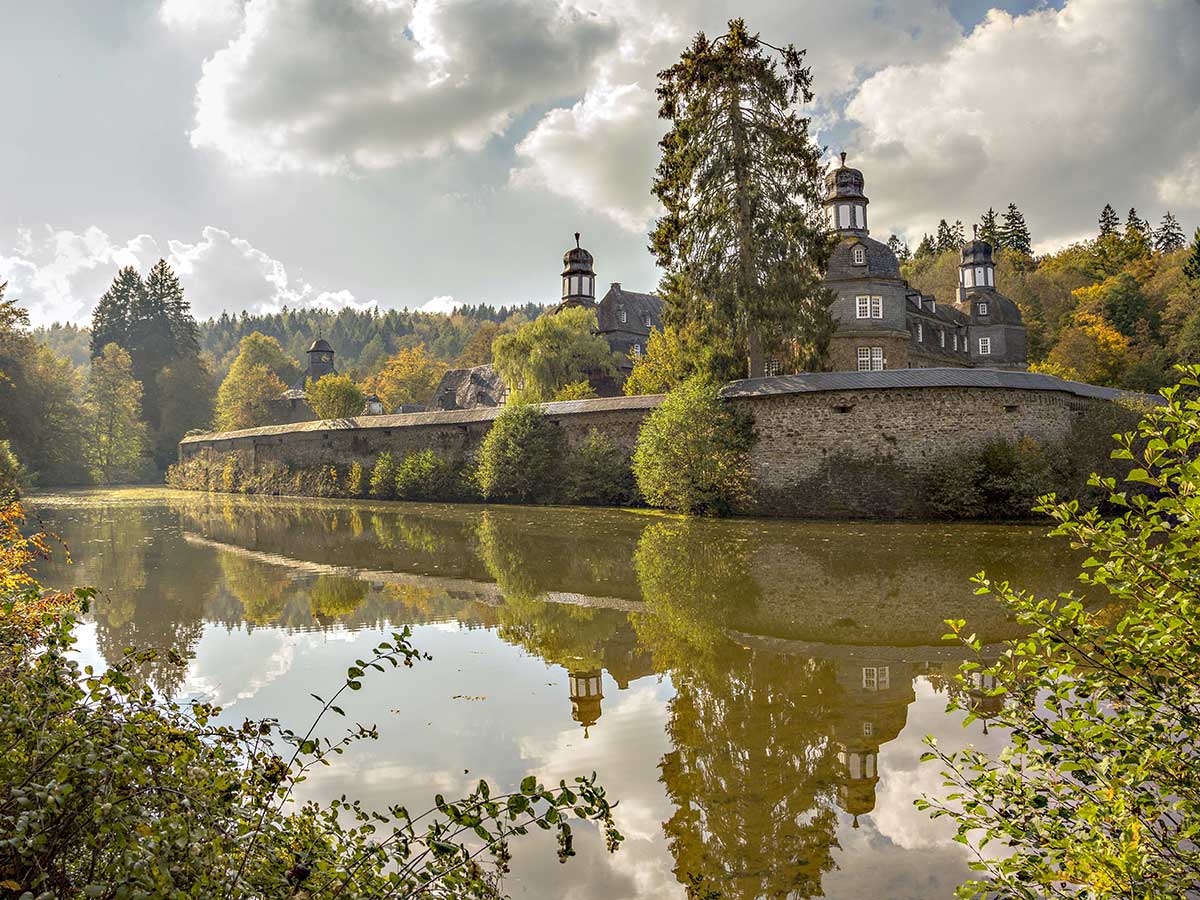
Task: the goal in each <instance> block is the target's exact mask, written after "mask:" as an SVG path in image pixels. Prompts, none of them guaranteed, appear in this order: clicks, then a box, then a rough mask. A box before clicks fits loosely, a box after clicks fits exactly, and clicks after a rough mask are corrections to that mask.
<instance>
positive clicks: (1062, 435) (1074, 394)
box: [172, 370, 1138, 519]
mask: <svg viewBox="0 0 1200 900" xmlns="http://www.w3.org/2000/svg"><path fill="white" fill-rule="evenodd" d="M946 373H950V374H946ZM847 385H853V387H850V386H847ZM723 394H724V396H725V398H726V400H727V401H728V402H729V403H731V404H732V405H733V406H734V407H735V408H738V409H740V410H743V411H745V412H748V413H749V414H750V415H751V416H752V417H753V420H754V428H755V431H756V433H757V441H756V442H755V444H754V447H753V450H752V451H751V460H750V461H751V469H752V487H751V497H750V501H749V502H748V504H747V505H746V506H745V507H744V508H743V509H741V510H739V511H740V512H744V513H749V514H755V515H771V516H798V517H809V518H879V519H921V518H958V517H963V518H988V519H1001V518H1009V517H1013V516H1014V515H1017V514H1019V510H1020V509H1023V508H1024V506H1023V504H1024V501H1025V499H1026V497H1027V495H1028V494H1029V493H1031V492H1032V493H1039V492H1041V491H1043V490H1059V491H1062V492H1069V491H1070V490H1072V489H1074V488H1079V489H1081V488H1082V484H1083V481H1084V479H1085V477H1086V474H1087V472H1089V471H1091V470H1092V469H1095V468H1102V467H1104V466H1105V465H1106V464H1107V457H1108V451H1109V448H1110V447H1111V441H1110V440H1109V437H1108V436H1109V435H1111V434H1112V433H1113V432H1115V431H1118V430H1124V429H1125V428H1126V427H1127V425H1128V423H1129V422H1132V421H1135V420H1136V418H1137V416H1138V413H1137V411H1136V410H1135V409H1130V408H1126V406H1124V405H1122V404H1121V403H1115V402H1113V401H1114V400H1115V399H1117V398H1118V395H1117V393H1116V392H1114V391H1106V390H1105V389H1099V388H1092V387H1090V386H1086V385H1074V384H1072V383H1071V382H1064V381H1060V380H1059V379H1055V378H1051V377H1049V376H1043V375H1030V374H1027V373H1015V372H1012V373H1005V372H988V371H981V370H957V371H955V370H921V372H918V371H917V370H912V371H909V370H896V371H892V372H873V373H823V374H820V375H808V376H805V375H801V376H787V377H783V378H769V379H753V380H749V381H744V382H735V383H734V384H731V385H729V386H727V387H726V388H725V389H724V391H723ZM661 402H662V398H661V397H660V396H647V397H617V398H602V399H595V400H575V401H569V402H562V403H549V404H544V405H543V406H542V407H541V408H542V410H543V412H544V413H545V415H546V417H547V418H548V419H549V420H550V421H551V422H553V423H555V424H556V425H557V426H558V427H559V428H560V429H561V430H562V434H563V437H564V446H565V447H566V448H567V452H568V454H573V453H575V451H576V450H578V449H579V448H581V447H582V448H583V450H584V451H585V455H586V451H587V450H588V447H587V442H588V441H589V435H590V436H591V440H593V441H594V440H595V437H596V436H597V435H603V436H604V437H605V438H606V439H607V443H608V444H611V445H612V447H614V448H615V449H616V450H617V452H618V453H619V454H620V456H621V457H623V458H627V457H628V456H629V454H631V453H632V451H633V448H634V446H635V443H636V440H637V433H638V429H639V427H640V425H641V423H642V421H643V420H644V419H645V417H646V416H647V415H648V414H649V412H650V411H651V410H652V409H654V408H656V407H657V406H658V405H659V404H660V403H661ZM499 412H500V411H499V410H497V409H476V410H456V411H449V412H434V413H417V414H410V415H399V416H374V417H364V418H358V419H341V420H335V421H326V422H305V423H300V424H296V425H284V426H272V427H268V428H257V429H250V430H246V431H240V432H228V433H224V434H212V435H197V436H194V437H189V438H185V439H184V441H183V442H182V443H181V444H180V459H181V466H180V467H178V469H177V470H176V471H175V472H174V473H173V477H172V484H175V485H176V486H179V487H185V488H192V489H200V490H205V489H207V490H230V489H232V490H244V491H247V492H262V493H299V494H306V495H307V494H315V495H323V496H355V495H361V494H360V493H356V492H354V491H350V490H349V489H348V485H349V483H350V482H351V481H352V480H353V479H352V478H351V468H352V466H353V465H355V464H357V465H358V466H360V467H361V468H362V470H363V471H364V472H365V473H366V474H367V475H369V473H370V472H371V470H372V468H373V467H374V466H375V464H376V461H377V460H378V458H379V456H380V455H381V454H383V453H390V454H391V456H392V459H393V461H394V463H395V465H396V466H400V465H401V464H402V462H403V461H404V460H405V459H406V458H408V457H411V456H414V455H415V454H418V453H420V452H421V451H424V450H432V451H433V453H434V454H435V455H436V457H437V458H438V459H440V460H443V461H445V463H446V465H447V466H449V467H450V468H451V469H452V470H453V471H454V472H455V473H456V476H455V479H454V480H453V483H454V484H455V485H456V487H455V492H454V494H455V496H453V497H447V498H446V499H470V496H469V494H470V491H469V490H467V491H464V490H463V485H466V484H468V483H469V482H470V475H471V470H472V468H473V465H474V457H475V454H476V453H477V452H478V450H479V448H480V446H481V444H482V441H483V438H484V436H485V435H486V434H487V432H488V430H489V429H490V427H491V423H492V421H493V420H494V419H495V418H496V416H497V415H498V414H499ZM1005 446H1008V447H1011V448H1015V449H1014V451H1013V452H1014V453H1015V454H1016V455H1017V457H1016V462H1015V463H1014V462H1013V459H1012V458H1010V457H1011V454H1010V455H1008V456H1006V454H1005V452H1001V450H999V449H997V448H1003V447H1005ZM592 449H594V448H592ZM230 457H234V458H236V462H234V463H230V462H229V459H230ZM563 462H564V468H565V470H566V471H567V472H568V473H569V471H570V465H569V458H568V459H567V460H564V461H563ZM608 465H609V466H610V467H611V468H612V469H613V471H614V472H615V471H616V470H617V469H618V468H621V467H620V466H613V464H612V461H611V459H609V461H608ZM230 470H232V475H230V477H226V476H227V475H229V473H230ZM988 478H990V479H991V481H990V482H988V484H990V487H989V486H987V484H984V482H985V481H986V479H988ZM362 481H363V482H364V484H365V483H366V482H367V477H366V476H364V477H363V478H362ZM591 481H592V482H593V483H592V485H591V495H592V497H593V498H594V500H595V502H614V501H613V499H612V498H607V499H606V498H605V497H604V494H603V492H602V491H598V490H596V486H595V484H594V479H591ZM230 484H233V485H235V486H234V487H229V486H228V485H230ZM981 485H983V487H984V489H982V490H981V489H980V488H981ZM1006 485H1007V486H1009V487H1010V488H1011V491H1010V495H1007V496H1005V495H1004V494H1003V492H1004V490H1005V489H1006ZM366 490H367V488H366V487H364V488H362V491H361V492H362V493H365V492H366ZM626 496H627V495H626ZM1014 498H1016V499H1014ZM542 499H543V502H545V501H547V500H554V499H558V500H570V499H571V498H570V497H567V496H565V495H564V494H559V495H558V496H553V494H552V492H551V493H548V494H547V496H546V497H544V498H542Z"/></svg>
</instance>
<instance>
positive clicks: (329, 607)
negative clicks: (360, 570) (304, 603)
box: [310, 575, 368, 619]
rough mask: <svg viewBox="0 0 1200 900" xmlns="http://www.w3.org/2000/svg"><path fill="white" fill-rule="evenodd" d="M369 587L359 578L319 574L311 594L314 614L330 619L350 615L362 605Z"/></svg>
mask: <svg viewBox="0 0 1200 900" xmlns="http://www.w3.org/2000/svg"><path fill="white" fill-rule="evenodd" d="M367 589H368V585H367V583H366V582H365V581H361V580H359V579H358V578H346V577H344V576H341V575H318V576H317V579H316V581H315V582H314V583H313V586H312V593H311V594H310V603H311V605H312V611H313V615H314V616H318V617H325V618H330V619H335V618H337V617H338V616H348V615H350V614H351V613H352V612H354V611H355V610H356V609H358V608H359V607H360V606H362V603H363V601H364V600H365V599H366V598H367Z"/></svg>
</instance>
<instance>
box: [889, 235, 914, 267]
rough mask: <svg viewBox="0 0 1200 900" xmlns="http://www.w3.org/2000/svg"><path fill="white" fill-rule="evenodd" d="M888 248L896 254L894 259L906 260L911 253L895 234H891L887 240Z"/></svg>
mask: <svg viewBox="0 0 1200 900" xmlns="http://www.w3.org/2000/svg"><path fill="white" fill-rule="evenodd" d="M887 245H888V249H889V250H891V251H892V253H894V254H895V255H896V259H898V260H900V262H908V260H909V259H910V258H911V256H912V254H911V253H910V252H909V249H908V244H906V243H904V241H902V240H900V238H899V237H898V236H897V235H894V234H893V235H892V236H891V237H889V238H888V240H887Z"/></svg>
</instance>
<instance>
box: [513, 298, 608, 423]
mask: <svg viewBox="0 0 1200 900" xmlns="http://www.w3.org/2000/svg"><path fill="white" fill-rule="evenodd" d="M597 327H598V326H597V322H596V314H595V313H594V312H593V311H591V310H589V309H583V308H582V307H572V308H569V309H564V310H562V311H561V312H558V313H547V314H544V315H541V316H539V317H538V318H536V319H534V320H533V321H532V322H529V323H528V324H526V325H522V326H521V327H520V328H518V329H517V330H516V331H513V332H509V333H508V334H502V335H500V336H499V337H498V338H496V342H495V344H494V345H493V346H492V352H493V356H494V358H495V366H496V371H498V372H499V373H500V377H501V378H502V379H503V380H504V383H505V384H506V385H508V387H509V388H510V389H511V390H512V399H513V400H514V401H515V402H518V403H526V402H528V403H542V402H545V401H548V400H552V399H553V398H554V395H555V394H557V393H558V391H559V390H560V389H561V388H563V387H564V386H565V385H568V384H573V383H575V382H579V381H587V380H589V378H590V377H592V376H599V377H606V376H607V377H611V376H613V375H615V374H616V366H615V365H614V364H613V354H612V351H611V350H610V349H609V346H608V342H607V341H606V340H605V339H604V338H602V337H600V335H598V334H596V329H597Z"/></svg>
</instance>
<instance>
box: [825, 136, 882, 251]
mask: <svg viewBox="0 0 1200 900" xmlns="http://www.w3.org/2000/svg"><path fill="white" fill-rule="evenodd" d="M841 159H842V164H841V165H840V166H838V167H837V168H836V169H834V170H833V171H831V172H830V173H829V174H828V175H826V176H825V209H826V210H827V215H828V216H829V228H830V229H831V230H832V231H836V232H837V233H838V236H839V237H842V238H845V237H850V236H859V237H865V236H866V235H867V234H869V233H870V232H868V230H867V204H868V203H870V202H871V201H870V200H868V199H867V195H866V194H864V193H863V188H864V186H865V181H864V180H863V173H862V172H860V171H859V170H858V169H852V168H850V167H849V166H847V165H846V154H845V152H844V151H843V153H842V156H841Z"/></svg>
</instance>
